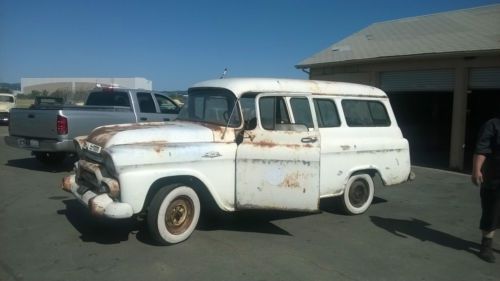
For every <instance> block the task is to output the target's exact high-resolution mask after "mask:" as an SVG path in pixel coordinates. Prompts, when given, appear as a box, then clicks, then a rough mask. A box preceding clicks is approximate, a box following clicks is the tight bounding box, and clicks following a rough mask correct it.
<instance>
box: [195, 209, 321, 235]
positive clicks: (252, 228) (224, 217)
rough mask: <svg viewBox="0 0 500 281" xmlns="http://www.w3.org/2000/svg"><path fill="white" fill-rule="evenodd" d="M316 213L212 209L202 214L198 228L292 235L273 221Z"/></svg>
mask: <svg viewBox="0 0 500 281" xmlns="http://www.w3.org/2000/svg"><path fill="white" fill-rule="evenodd" d="M314 214H315V213H306V212H290V211H276V210H272V211H270V210H245V211H238V212H222V211H215V210H210V211H208V212H205V213H203V214H202V215H201V216H200V220H199V222H198V227H197V229H198V230H201V231H214V230H226V231H238V232H253V233H264V234H276V235H287V236H292V234H290V233H289V232H288V231H286V230H284V229H282V228H280V227H279V226H277V225H275V224H273V223H272V221H275V220H283V219H289V218H297V217H304V216H310V215H314Z"/></svg>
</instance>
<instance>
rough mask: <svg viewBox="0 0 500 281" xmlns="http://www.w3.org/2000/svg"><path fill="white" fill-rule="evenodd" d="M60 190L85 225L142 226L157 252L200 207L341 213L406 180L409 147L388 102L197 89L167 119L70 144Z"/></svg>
mask: <svg viewBox="0 0 500 281" xmlns="http://www.w3.org/2000/svg"><path fill="white" fill-rule="evenodd" d="M75 144H76V147H77V150H78V155H79V159H80V160H79V161H78V162H76V163H75V174H74V175H71V176H67V177H66V178H64V179H63V184H62V188H63V189H64V190H66V191H69V192H71V193H73V194H74V196H76V198H77V199H79V201H81V202H82V203H84V204H85V205H87V206H88V208H89V209H90V211H91V213H92V214H94V215H96V216H105V217H109V218H128V217H132V216H142V217H145V218H146V220H147V223H148V226H149V228H150V231H151V233H152V235H153V237H154V238H155V239H156V240H157V241H158V242H159V243H161V244H174V243H178V242H181V241H183V240H185V239H187V238H188V237H189V236H190V235H191V233H192V232H193V230H194V229H195V227H196V224H197V222H198V218H199V215H200V211H201V210H202V207H203V206H202V204H200V202H205V200H201V199H205V198H207V197H208V199H209V200H212V201H213V202H215V203H216V205H217V206H218V207H219V208H220V209H222V210H224V211H237V210H244V209H279V210H295V211H297V210H300V211H317V210H318V208H319V200H320V198H325V197H332V196H340V197H341V199H342V200H341V202H342V203H343V207H344V209H345V211H346V212H347V213H348V214H361V213H363V212H365V211H366V210H367V209H368V207H369V206H370V204H371V202H372V199H373V194H374V185H373V180H372V178H373V177H374V176H375V175H376V174H378V175H380V178H381V179H382V182H383V184H385V185H394V184H398V183H402V182H405V181H407V180H409V179H411V178H412V177H413V176H414V175H413V173H411V170H410V168H411V167H410V156H409V147H408V141H407V140H406V139H405V138H403V136H402V134H401V130H400V129H399V127H398V125H397V122H396V119H395V118H394V113H393V111H392V109H391V105H390V103H389V99H388V98H387V95H386V94H385V93H384V92H383V91H381V90H379V89H377V88H374V87H369V86H363V85H357V84H349V83H338V82H323V81H311V80H292V79H272V78H230V79H219V80H211V81H205V82H201V83H198V84H196V85H194V86H193V87H191V88H190V89H189V94H188V102H187V104H186V105H185V106H184V107H183V109H182V110H181V113H180V114H179V117H178V119H177V120H176V121H172V122H160V123H139V124H129V125H114V126H103V127H99V128H96V129H95V130H94V131H93V132H92V133H91V134H90V135H89V136H86V137H78V138H76V139H75Z"/></svg>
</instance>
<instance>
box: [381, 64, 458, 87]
mask: <svg viewBox="0 0 500 281" xmlns="http://www.w3.org/2000/svg"><path fill="white" fill-rule="evenodd" d="M453 86H454V73H453V70H452V69H432V70H414V71H388V72H382V73H380V88H382V90H384V91H386V92H442V91H453Z"/></svg>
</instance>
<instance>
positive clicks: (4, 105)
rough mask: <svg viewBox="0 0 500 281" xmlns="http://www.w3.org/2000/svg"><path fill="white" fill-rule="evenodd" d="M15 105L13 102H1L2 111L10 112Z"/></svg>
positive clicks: (0, 109)
mask: <svg viewBox="0 0 500 281" xmlns="http://www.w3.org/2000/svg"><path fill="white" fill-rule="evenodd" d="M14 105H15V104H14V103H11V102H0V111H1V112H9V111H10V109H11V108H13V107H14Z"/></svg>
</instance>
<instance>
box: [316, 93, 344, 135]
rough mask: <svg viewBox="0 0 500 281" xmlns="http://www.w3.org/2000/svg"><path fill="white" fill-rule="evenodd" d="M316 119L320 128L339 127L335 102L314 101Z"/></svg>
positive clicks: (325, 100)
mask: <svg viewBox="0 0 500 281" xmlns="http://www.w3.org/2000/svg"><path fill="white" fill-rule="evenodd" d="M314 109H315V110H316V119H317V120H318V126H319V127H320V128H330V127H339V126H340V119H339V113H338V111H337V106H335V102H333V101H332V100H329V99H314Z"/></svg>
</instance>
